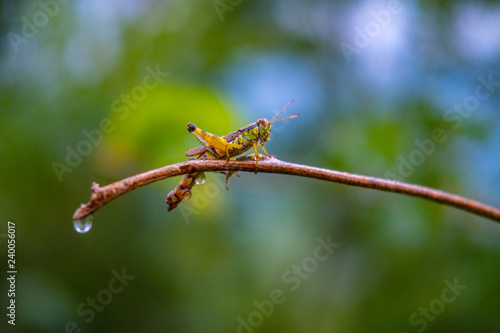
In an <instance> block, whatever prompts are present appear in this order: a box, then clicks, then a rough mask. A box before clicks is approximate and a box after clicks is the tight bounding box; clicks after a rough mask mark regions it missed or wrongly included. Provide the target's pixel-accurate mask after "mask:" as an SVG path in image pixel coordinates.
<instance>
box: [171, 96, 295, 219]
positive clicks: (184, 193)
mask: <svg viewBox="0 0 500 333" xmlns="http://www.w3.org/2000/svg"><path fill="white" fill-rule="evenodd" d="M292 102H293V101H292ZM292 102H290V103H288V104H287V105H285V107H283V108H282V109H281V110H280V111H279V112H278V113H277V114H276V115H275V116H274V117H273V118H272V119H271V120H267V119H265V118H263V119H259V120H257V121H256V122H255V123H253V124H250V125H247V126H245V127H243V128H240V129H238V130H237V131H234V132H231V133H229V134H228V135H225V136H222V137H220V136H217V135H214V134H212V133H209V132H206V131H204V130H202V129H200V128H198V127H197V126H196V125H194V124H193V123H189V124H188V131H189V133H191V134H192V135H193V136H194V137H195V138H196V139H197V140H198V141H200V143H201V144H202V145H201V146H199V147H196V148H193V149H190V150H188V151H187V152H186V156H193V157H194V156H196V159H225V160H229V159H231V158H233V159H234V158H235V157H236V156H238V155H240V154H242V153H244V152H246V151H247V150H249V149H251V148H253V149H254V154H252V155H253V156H254V160H255V163H256V164H258V163H259V162H258V161H259V159H262V155H260V154H259V152H258V150H257V148H258V147H261V148H262V150H263V151H264V153H265V154H266V156H270V155H269V154H268V153H267V151H266V149H265V148H264V144H265V143H266V142H267V141H268V140H269V138H270V136H271V124H272V123H275V122H277V121H280V120H284V119H289V118H294V117H297V116H299V115H300V114H294V115H291V116H287V117H283V118H280V119H275V118H276V117H277V116H278V115H279V114H280V113H281V112H283V110H285V109H286V108H287V107H288V106H289V105H290V104H291V103H292ZM244 158H245V159H247V157H244ZM232 174H233V173H232V172H227V173H226V188H227V182H228V181H229V177H231V175H232ZM202 177H204V174H203V173H202V172H200V173H196V174H186V175H184V176H183V177H182V180H181V181H180V182H179V184H178V185H177V186H176V188H174V189H173V190H172V191H171V192H170V193H169V194H168V195H167V197H166V198H165V202H166V203H167V209H168V210H169V211H170V210H172V209H174V208H175V207H177V206H178V205H179V203H180V202H181V201H182V199H189V198H190V197H191V189H192V188H193V186H194V185H195V183H196V179H200V178H202Z"/></svg>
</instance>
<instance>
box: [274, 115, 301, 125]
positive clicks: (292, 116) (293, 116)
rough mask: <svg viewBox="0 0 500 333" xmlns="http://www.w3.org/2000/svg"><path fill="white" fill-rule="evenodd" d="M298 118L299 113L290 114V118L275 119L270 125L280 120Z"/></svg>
mask: <svg viewBox="0 0 500 333" xmlns="http://www.w3.org/2000/svg"><path fill="white" fill-rule="evenodd" d="M298 116H300V113H297V114H292V115H291V116H287V117H283V118H280V119H276V120H273V121H271V122H270V123H271V124H272V123H275V122H277V121H280V120H285V119H288V118H295V117H298Z"/></svg>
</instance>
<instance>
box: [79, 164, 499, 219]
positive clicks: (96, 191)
mask: <svg viewBox="0 0 500 333" xmlns="http://www.w3.org/2000/svg"><path fill="white" fill-rule="evenodd" d="M210 171H248V172H266V173H281V174H288V175H295V176H302V177H309V178H317V179H323V180H328V181H332V182H335V183H342V184H347V185H353V186H358V187H365V188H371V189H376V190H381V191H387V192H397V193H403V194H406V195H410V196H414V197H421V198H425V199H428V200H432V201H435V202H438V203H441V204H445V205H449V206H452V207H455V208H459V209H462V210H466V211H469V212H471V213H474V214H477V215H480V216H483V217H486V218H489V219H492V220H494V221H496V222H500V209H497V208H494V207H491V206H487V205H485V204H483V203H480V202H478V201H474V200H470V199H466V198H464V197H460V196H458V195H454V194H450V193H446V192H443V191H440V190H435V189H432V188H429V187H425V186H420V185H413V184H408V183H403V182H399V181H394V180H388V179H382V178H375V177H366V176H361V175H355V174H350V173H347V172H340V171H334V170H328V169H321V168H315V167H311V166H307V165H300V164H294V163H289V162H283V161H280V160H277V159H275V158H266V159H263V160H261V161H259V165H258V166H256V165H255V162H254V161H224V160H191V161H186V162H182V163H177V164H172V165H167V166H164V167H162V168H159V169H155V170H151V171H147V172H144V173H141V174H138V175H135V176H132V177H129V178H125V179H122V180H120V181H117V182H114V183H112V184H109V185H107V186H104V187H100V186H99V184H97V183H93V184H92V196H91V197H90V201H89V202H88V203H86V204H81V205H80V207H79V208H78V209H77V210H76V212H75V214H74V215H73V220H79V219H82V218H84V217H86V216H88V215H90V214H92V213H94V212H95V211H97V210H98V209H99V208H101V207H102V206H104V205H105V204H107V203H108V202H110V201H111V200H113V199H116V198H118V197H119V196H121V195H123V194H125V193H127V192H129V191H132V190H135V189H136V188H139V187H141V186H144V185H147V184H150V183H153V182H155V181H158V180H162V179H165V178H170V177H174V176H179V175H183V174H186V173H194V172H210Z"/></svg>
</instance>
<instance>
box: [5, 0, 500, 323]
mask: <svg viewBox="0 0 500 333" xmlns="http://www.w3.org/2000/svg"><path fill="white" fill-rule="evenodd" d="M400 5H401V6H402V12H401V13H398V14H397V15H396V14H395V15H393V16H391V17H390V22H389V23H387V25H386V26H384V27H383V28H381V29H380V32H379V33H376V34H374V36H373V37H372V38H370V40H371V41H370V43H369V44H368V45H367V46H364V47H360V48H359V52H357V53H354V54H352V55H351V56H346V55H345V53H343V51H342V48H341V46H340V45H341V43H342V42H346V43H350V44H353V43H355V41H356V38H358V37H359V36H358V37H357V36H356V33H357V31H363V29H366V27H367V25H368V24H373V22H377V21H376V20H375V19H374V16H373V12H376V13H380V11H382V10H386V9H387V8H388V4H387V3H386V2H383V1H381V2H342V1H320V0H314V1H303V0H302V1H301V0H294V1H284V0H283V1H265V0H258V1H232V2H231V1H222V0H221V1H189V0H183V1H144V2H139V1H121V2H112V1H86V2H69V3H67V4H59V2H55V0H54V1H49V0H45V1H42V2H34V1H24V2H18V1H4V2H0V14H1V15H2V20H0V33H1V35H2V37H3V38H2V44H1V49H0V73H1V77H0V108H1V112H0V154H1V157H2V161H1V163H0V183H1V184H2V187H1V188H0V207H1V209H0V222H1V225H2V228H1V229H0V248H1V249H2V250H1V251H0V261H1V262H2V266H1V267H2V270H3V271H4V272H6V269H4V268H3V267H6V266H4V265H3V263H6V262H7V251H6V240H7V239H6V238H5V237H4V236H5V235H6V232H7V226H6V224H7V221H14V222H16V245H17V247H16V251H17V252H16V265H17V270H18V275H17V284H16V286H17V290H16V291H17V292H16V305H17V307H16V309H17V321H16V327H15V329H16V331H19V332H65V331H75V332H77V331H78V330H81V332H103V331H111V332H143V331H144V332H148V331H151V332H164V331H169V332H170V331H172V332H214V331H220V332H234V331H237V332H251V331H255V332H257V331H258V332H281V331H283V332H367V331H369V332H421V331H426V332H443V331H453V332H497V331H498V330H499V329H500V321H499V318H500V312H499V309H500V307H499V304H498V300H497V298H498V297H497V295H498V294H499V293H500V282H499V280H498V274H499V273H500V269H499V266H498V262H499V260H500V246H499V244H500V243H499V241H498V240H499V237H500V228H499V226H498V225H496V224H494V223H492V222H490V221H487V220H484V219H481V218H478V217H475V216H472V215H469V214H467V213H464V212H461V211H457V210H454V209H451V208H448V207H443V206H439V205H436V204H434V203H430V202H426V201H422V200H419V199H414V198H408V197H403V196H400V195H396V194H388V193H379V192H375V191H369V190H364V189H357V188H351V187H345V186H341V185H337V184H330V183H326V182H320V181H315V180H310V179H301V178H293V177H287V176H282V175H260V174H259V175H254V174H242V175H241V177H239V178H236V177H234V178H233V179H232V180H231V182H230V184H229V186H230V190H229V191H226V190H225V189H224V177H223V176H221V175H209V176H208V177H207V178H208V179H207V182H206V183H205V184H204V185H203V186H197V187H196V188H195V189H194V190H193V197H192V199H191V200H189V201H186V202H183V203H182V204H181V206H179V208H177V209H176V210H174V211H172V212H170V213H167V211H166V206H165V204H164V200H163V198H164V197H165V196H166V194H167V193H168V192H169V191H170V190H171V189H172V188H173V187H174V186H175V184H176V182H177V181H178V179H169V180H165V181H162V182H158V183H155V184H151V185H149V186H147V187H144V188H141V189H139V190H137V191H134V192H131V193H129V194H127V195H125V196H123V197H121V198H119V199H118V200H116V201H114V202H112V203H110V204H109V205H107V206H105V207H104V208H102V209H101V210H100V211H99V212H97V213H96V214H95V222H94V227H93V229H92V230H91V231H90V232H89V233H87V234H83V235H82V234H77V233H76V232H75V231H74V230H73V228H72V224H71V216H72V214H73V212H74V210H75V209H76V208H77V207H78V205H79V203H80V202H82V201H87V200H88V197H89V196H90V185H91V183H92V181H96V182H98V183H100V184H101V185H105V184H108V183H111V182H113V181H116V180H119V179H121V178H124V177H128V176H130V175H133V174H137V173H140V172H143V171H146V170H150V169H153V168H157V167H160V166H163V165H166V164H171V163H175V162H179V161H183V160H185V159H186V157H185V156H184V152H185V151H186V150H188V149H190V148H192V147H195V146H197V145H198V142H196V141H195V140H194V138H193V137H192V136H191V135H189V134H188V132H187V131H186V124H187V123H188V122H193V123H195V124H196V125H198V126H199V127H200V128H203V129H205V130H207V131H210V132H212V133H214V134H217V135H224V134H227V133H228V132H230V131H233V130H235V129H237V128H239V127H243V126H244V125H246V124H248V123H250V122H254V121H256V120H257V119H258V118H262V117H266V118H268V119H269V118H270V117H272V115H273V114H274V113H276V112H277V111H278V110H279V109H280V108H281V107H282V106H283V105H285V104H286V103H287V102H288V101H289V100H292V99H294V100H295V103H294V104H292V106H290V107H289V109H288V110H287V113H288V114H292V113H297V112H300V113H302V116H301V117H299V118H296V119H292V120H290V121H287V122H283V123H282V124H281V125H279V123H276V124H275V125H276V126H275V128H274V131H273V134H272V140H271V141H270V142H269V143H268V144H267V145H266V149H267V150H268V151H269V153H271V154H273V155H277V156H278V157H279V158H281V159H284V160H289V161H292V162H298V163H305V164H309V165H315V166H320V167H326V168H332V169H338V170H344V171H347V172H352V173H360V174H366V175H372V176H378V177H383V176H384V175H385V174H386V173H387V172H392V173H393V174H398V168H400V166H401V159H404V160H407V161H409V160H410V159H411V156H412V155H411V154H412V152H414V151H416V150H418V149H420V148H419V146H418V145H417V144H416V143H415V140H419V141H422V140H425V139H428V138H429V137H430V136H431V133H432V131H433V130H434V129H436V128H442V129H444V130H445V131H446V134H447V140H446V141H445V142H443V143H439V144H435V149H434V151H433V153H432V154H429V155H425V158H424V160H423V161H422V162H421V163H420V164H419V165H413V170H412V172H409V175H407V176H404V177H402V178H404V180H406V181H409V182H413V183H419V184H423V185H427V186H431V187H435V188H440V189H443V190H446V191H450V192H455V193H459V194H462V195H465V196H468V197H471V198H475V199H478V200H481V201H484V202H486V203H489V204H491V205H495V206H497V207H498V206H500V196H499V195H498V188H499V186H500V172H499V170H500V158H499V156H500V154H498V147H499V144H500V135H499V133H500V131H499V119H500V117H499V115H498V109H499V106H500V97H499V94H498V91H496V90H495V91H493V92H492V93H491V94H490V96H489V97H488V98H487V99H485V100H484V101H483V100H482V101H481V102H480V106H479V107H478V108H477V109H476V110H475V111H474V112H471V114H470V115H469V116H467V117H463V118H461V123H460V126H458V128H454V127H453V126H452V125H453V123H450V122H449V121H448V122H447V121H446V120H445V118H444V114H445V112H446V111H447V110H448V109H452V108H453V105H454V104H457V103H458V104H460V103H464V99H465V98H466V97H467V96H470V95H474V92H475V88H476V86H477V85H478V84H479V82H480V81H479V79H478V77H479V76H481V77H483V78H488V76H489V75H490V74H491V75H493V80H495V81H499V80H500V72H499V71H498V70H499V68H498V63H499V60H500V37H499V35H498V33H496V32H497V31H499V23H498V19H497V18H498V14H500V5H499V3H498V2H496V1H475V2H473V3H466V2H447V1H439V2H429V1H424V2H422V3H413V2H401V3H400ZM47 6H48V7H47ZM40 13H42V14H40ZM43 13H45V17H46V18H47V20H46V22H45V21H44V20H43V19H44V17H43V15H44V14H43ZM52 14H53V15H52ZM27 21H28V22H30V24H32V25H33V27H31V28H30V27H29V24H27V23H26V22H27ZM370 22H371V23H370ZM35 23H36V24H37V25H35ZM30 29H31V30H30ZM360 29H361V30H360ZM13 38H14V39H13ZM155 69H159V70H160V71H161V72H162V73H168V75H167V74H165V75H164V76H162V77H161V80H157V81H154V80H150V79H148V80H150V81H147V82H148V84H149V85H150V88H151V87H152V88H151V89H150V88H147V87H146V86H145V83H144V82H145V81H144V80H145V77H147V76H148V75H149V76H151V70H155ZM155 82H156V83H157V84H155ZM153 86H154V87H153ZM141 87H142V88H141ZM127 96H131V97H128V98H129V101H130V100H131V102H126V98H127ZM119 108H122V109H119ZM103 121H104V123H105V124H106V126H102V124H103ZM89 133H90V134H89ZM85 142H87V143H85ZM72 152H73V153H72ZM74 152H76V153H74ZM68 156H70V157H68ZM68 161H70V163H68ZM54 163H56V165H58V167H55V166H54V165H55V164H54ZM70 164H71V165H70ZM61 165H64V166H65V168H64V167H63V168H62V169H61ZM57 170H59V171H57ZM61 170H64V171H61ZM399 176H400V177H401V174H399ZM328 237H330V239H331V240H332V242H334V243H337V244H340V246H339V247H338V248H336V249H335V250H334V252H333V253H332V254H330V255H329V256H328V258H327V259H326V260H324V261H319V260H316V264H317V266H314V262H313V261H314V260H313V261H311V260H310V259H307V258H314V253H315V250H316V248H317V247H318V244H319V243H318V240H317V239H318V238H320V239H322V240H326V239H327V238H328ZM303 263H304V265H305V267H306V268H307V267H309V268H308V269H309V270H310V272H307V271H304V269H302V271H301V273H299V272H298V271H296V270H294V267H297V266H294V265H302V264H303ZM307 265H312V266H307ZM122 269H124V270H125V271H126V274H128V275H131V276H133V278H131V280H129V281H128V282H127V284H126V285H125V284H123V289H120V291H119V292H112V291H113V290H116V288H118V287H117V286H118V285H119V283H118V282H116V281H118V280H116V274H115V273H116V272H119V273H120V272H122ZM290 272H291V273H290ZM304 272H305V273H304ZM306 273H307V274H306ZM306 276H307V277H306ZM291 277H294V278H295V279H294V280H290V278H291ZM113 279H115V280H113ZM455 279H457V281H458V283H459V284H461V285H465V286H467V288H466V289H465V290H463V291H462V292H461V293H460V294H459V295H458V296H457V297H456V298H455V299H454V300H453V301H452V302H449V303H444V302H443V301H440V300H441V299H442V293H443V290H445V288H448V287H447V286H448V285H447V284H446V282H445V281H448V282H450V283H453V282H454V281H455ZM112 281H115V282H116V283H115V284H111V285H110V283H111V282H112ZM291 281H294V282H293V283H292V282H291ZM297 281H298V282H297ZM297 283H298V285H297ZM293 286H297V288H296V289H294V288H292V287H293ZM7 289H8V283H7V281H6V280H5V279H3V280H2V282H0V290H1V293H2V297H1V299H0V305H1V307H2V309H5V307H6V306H7V301H8V300H7V297H4V296H5V295H6V293H7ZM110 290H111V291H110ZM276 290H279V291H282V292H283V295H282V297H281V298H280V299H281V300H283V301H282V302H280V303H279V304H274V305H273V306H272V310H271V307H270V306H269V303H268V302H267V301H266V300H269V299H271V298H272V295H273V291H276ZM109 295H111V298H109ZM446 295H448V296H449V295H451V294H449V292H448V293H447V294H446ZM92 298H95V299H97V301H96V302H97V305H96V306H95V307H94V308H93V307H92V305H91V302H92ZM440 302H441V303H440ZM104 303H105V304H104ZM256 304H257V305H256ZM440 304H443V306H444V308H443V309H441V308H440V307H439V306H440ZM429 307H431V310H430V311H431V312H429V313H431V317H425V316H424V315H423V314H422V313H421V312H420V311H421V308H429ZM92 309H94V310H92ZM432 309H434V310H432ZM432 311H434V313H436V312H438V314H436V315H435V316H433V315H432ZM91 313H93V315H91ZM415 313H416V315H415ZM2 315H3V316H4V318H3V320H2V321H0V331H1V332H10V331H14V330H13V327H12V326H10V325H8V324H7V323H6V320H5V312H4V311H2ZM412 316H413V317H412ZM411 318H413V319H411ZM430 318H432V319H430ZM72 322H74V323H72ZM242 322H245V324H242ZM252 322H253V323H254V325H253V326H255V327H253V326H252V325H251V323H252ZM249 323H250V324H249Z"/></svg>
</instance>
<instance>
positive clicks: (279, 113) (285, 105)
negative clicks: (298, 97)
mask: <svg viewBox="0 0 500 333" xmlns="http://www.w3.org/2000/svg"><path fill="white" fill-rule="evenodd" d="M292 103H293V99H292V100H291V101H290V102H288V104H287V105H285V106H284V107H283V109H281V110H280V112H278V113H276V114H275V115H274V117H273V119H271V123H273V120H274V118H276V117H277V116H278V115H279V114H280V113H281V112H283V110H285V109H286V108H287V107H288V106H289V105H290V104H292ZM283 119H285V118H283ZM278 120H279V119H278ZM278 120H275V121H278Z"/></svg>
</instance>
